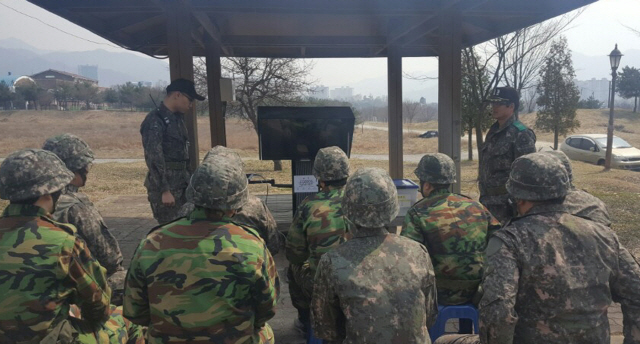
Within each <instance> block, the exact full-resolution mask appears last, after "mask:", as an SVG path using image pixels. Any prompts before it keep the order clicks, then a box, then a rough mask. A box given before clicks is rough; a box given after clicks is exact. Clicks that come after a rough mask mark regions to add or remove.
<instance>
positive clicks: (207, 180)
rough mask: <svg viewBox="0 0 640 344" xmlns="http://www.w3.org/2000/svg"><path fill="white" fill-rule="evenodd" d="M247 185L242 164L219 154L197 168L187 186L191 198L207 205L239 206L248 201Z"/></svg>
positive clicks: (188, 196)
mask: <svg viewBox="0 0 640 344" xmlns="http://www.w3.org/2000/svg"><path fill="white" fill-rule="evenodd" d="M247 185H248V183H247V177H246V175H245V174H244V170H243V168H242V165H239V164H238V162H237V161H234V159H230V158H225V157H222V156H218V157H216V159H209V160H206V161H204V162H203V163H202V164H201V165H200V166H198V168H197V169H196V170H195V172H194V173H193V176H192V177H191V181H190V182H189V186H188V187H187V200H188V201H189V202H192V203H193V204H195V205H197V206H200V207H203V208H206V209H213V210H221V211H229V210H238V209H240V208H242V206H243V205H244V204H245V203H246V202H247V197H248V193H249V192H248V189H247Z"/></svg>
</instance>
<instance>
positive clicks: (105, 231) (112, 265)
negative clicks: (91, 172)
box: [42, 134, 124, 287]
mask: <svg viewBox="0 0 640 344" xmlns="http://www.w3.org/2000/svg"><path fill="white" fill-rule="evenodd" d="M42 148H43V149H45V150H48V151H51V152H53V153H55V154H56V155H57V156H58V157H59V158H60V160H62V162H64V164H65V166H66V167H67V168H68V169H69V170H70V171H73V172H78V173H81V174H82V172H80V171H81V170H82V169H85V168H87V167H88V166H89V165H90V164H91V163H92V162H93V159H94V154H93V151H92V150H91V148H90V147H89V145H88V144H87V143H86V142H85V141H84V140H82V139H81V138H79V137H78V136H75V135H73V134H61V135H57V136H54V137H51V138H49V139H47V140H46V141H45V143H44V145H43V147H42ZM53 218H54V220H56V221H58V222H62V223H70V224H72V225H74V226H75V227H76V228H77V230H78V235H80V237H81V238H82V239H83V240H84V241H85V242H86V243H87V247H88V248H89V251H91V255H93V257H94V258H96V259H97V260H98V262H99V263H100V265H102V266H103V267H104V268H105V269H107V276H110V275H112V274H113V273H115V272H116V271H118V270H123V269H124V268H123V267H122V260H123V258H122V252H121V251H120V246H119V245H118V241H117V240H116V238H115V237H114V236H113V234H112V233H111V231H109V228H108V227H107V225H106V224H105V222H104V220H103V219H102V216H101V215H100V213H99V212H98V210H97V209H96V208H95V206H94V205H93V203H91V201H90V200H89V197H87V195H85V194H84V193H82V192H79V191H78V187H77V186H74V185H71V184H69V185H68V186H67V187H66V188H65V189H64V190H63V193H62V195H61V196H60V198H59V199H58V203H57V204H56V209H55V212H54V213H53ZM112 287H113V286H112Z"/></svg>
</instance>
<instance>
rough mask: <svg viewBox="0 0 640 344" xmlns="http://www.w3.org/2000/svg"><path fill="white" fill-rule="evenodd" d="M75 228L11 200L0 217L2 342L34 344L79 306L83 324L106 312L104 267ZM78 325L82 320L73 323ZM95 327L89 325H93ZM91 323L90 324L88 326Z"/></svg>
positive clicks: (99, 318) (95, 321) (103, 316)
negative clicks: (71, 308)
mask: <svg viewBox="0 0 640 344" xmlns="http://www.w3.org/2000/svg"><path fill="white" fill-rule="evenodd" d="M75 234H76V229H75V227H73V226H71V225H66V224H60V223H57V222H55V221H53V220H52V219H51V215H50V214H49V213H47V212H46V211H45V210H44V209H42V208H40V207H37V206H33V205H20V204H10V205H9V206H7V208H6V209H5V210H4V213H3V214H2V217H0V295H2V301H0V308H1V309H2V311H0V343H16V342H18V343H38V342H39V341H40V340H42V339H43V338H44V337H45V336H47V334H48V333H49V332H50V331H51V330H53V329H54V328H55V327H57V326H59V325H61V323H62V322H66V321H67V320H73V319H69V308H70V304H77V305H78V306H79V307H80V309H81V312H82V318H83V319H85V321H84V322H85V324H87V325H89V324H94V325H95V326H99V325H101V324H103V322H104V321H105V320H106V319H107V317H108V315H109V299H110V295H111V290H110V289H109V287H108V285H107V282H106V277H105V269H104V268H103V267H101V266H100V264H98V262H97V261H96V260H95V259H93V257H92V256H91V253H90V252H89V250H88V249H87V247H86V245H85V243H84V241H82V239H79V238H78V237H76V235H75ZM73 324H74V327H77V328H78V329H80V328H81V327H82V326H81V325H83V324H81V322H78V321H74V322H73ZM92 326H93V325H92ZM87 327H91V326H87Z"/></svg>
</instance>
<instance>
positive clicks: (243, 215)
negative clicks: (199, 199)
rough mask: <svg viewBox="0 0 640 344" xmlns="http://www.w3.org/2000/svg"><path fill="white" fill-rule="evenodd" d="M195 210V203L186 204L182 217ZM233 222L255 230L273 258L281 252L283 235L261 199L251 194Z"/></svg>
mask: <svg viewBox="0 0 640 344" xmlns="http://www.w3.org/2000/svg"><path fill="white" fill-rule="evenodd" d="M194 209H195V205H194V204H193V203H191V202H187V203H185V205H184V206H183V207H182V210H181V211H180V214H181V215H180V217H185V216H188V215H189V214H190V213H191V212H192V211H193V210H194ZM233 222H237V223H240V224H243V225H247V226H249V227H251V228H253V229H255V230H256V231H257V232H258V234H259V235H260V238H262V240H264V242H265V244H266V245H267V248H268V249H269V253H271V255H272V256H275V255H276V254H278V252H280V243H281V239H280V236H281V234H280V232H279V231H278V224H277V223H276V220H275V219H274V218H273V215H271V211H269V208H267V205H266V204H264V202H263V201H262V200H261V199H260V198H258V197H256V196H254V195H251V194H249V196H248V197H247V203H245V205H243V206H242V209H240V211H238V212H237V213H236V214H235V215H234V216H233Z"/></svg>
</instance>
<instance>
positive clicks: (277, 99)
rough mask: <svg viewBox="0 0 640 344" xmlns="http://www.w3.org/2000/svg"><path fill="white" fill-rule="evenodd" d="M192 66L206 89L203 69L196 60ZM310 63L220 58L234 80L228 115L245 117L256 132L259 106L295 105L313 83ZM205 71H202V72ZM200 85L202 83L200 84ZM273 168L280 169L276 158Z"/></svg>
mask: <svg viewBox="0 0 640 344" xmlns="http://www.w3.org/2000/svg"><path fill="white" fill-rule="evenodd" d="M198 64H199V65H200V67H199V68H195V69H194V73H195V74H196V75H195V80H196V82H197V83H198V84H199V86H198V87H199V88H200V89H206V82H204V83H203V82H202V81H201V80H206V68H202V63H198ZM312 69H313V64H312V63H310V62H307V61H305V60H298V59H291V58H278V59H276V58H248V57H231V58H226V59H224V60H223V61H222V72H223V75H224V76H226V77H230V78H232V79H233V80H234V82H235V94H236V101H235V102H234V103H231V104H229V105H230V106H228V107H227V110H228V111H229V112H230V115H235V116H238V117H240V118H244V119H248V120H249V121H250V123H251V126H252V127H253V129H254V130H255V131H256V132H257V131H258V106H264V105H296V104H301V103H303V101H304V100H303V99H302V96H303V95H304V94H305V93H306V92H307V91H308V89H309V87H310V86H311V85H312V83H313V82H312V81H310V80H309V74H310V72H311V70H312ZM203 73H204V74H203ZM203 84H204V85H205V86H203ZM273 168H274V170H276V171H280V170H282V163H281V162H280V161H279V160H275V161H274V162H273Z"/></svg>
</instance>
